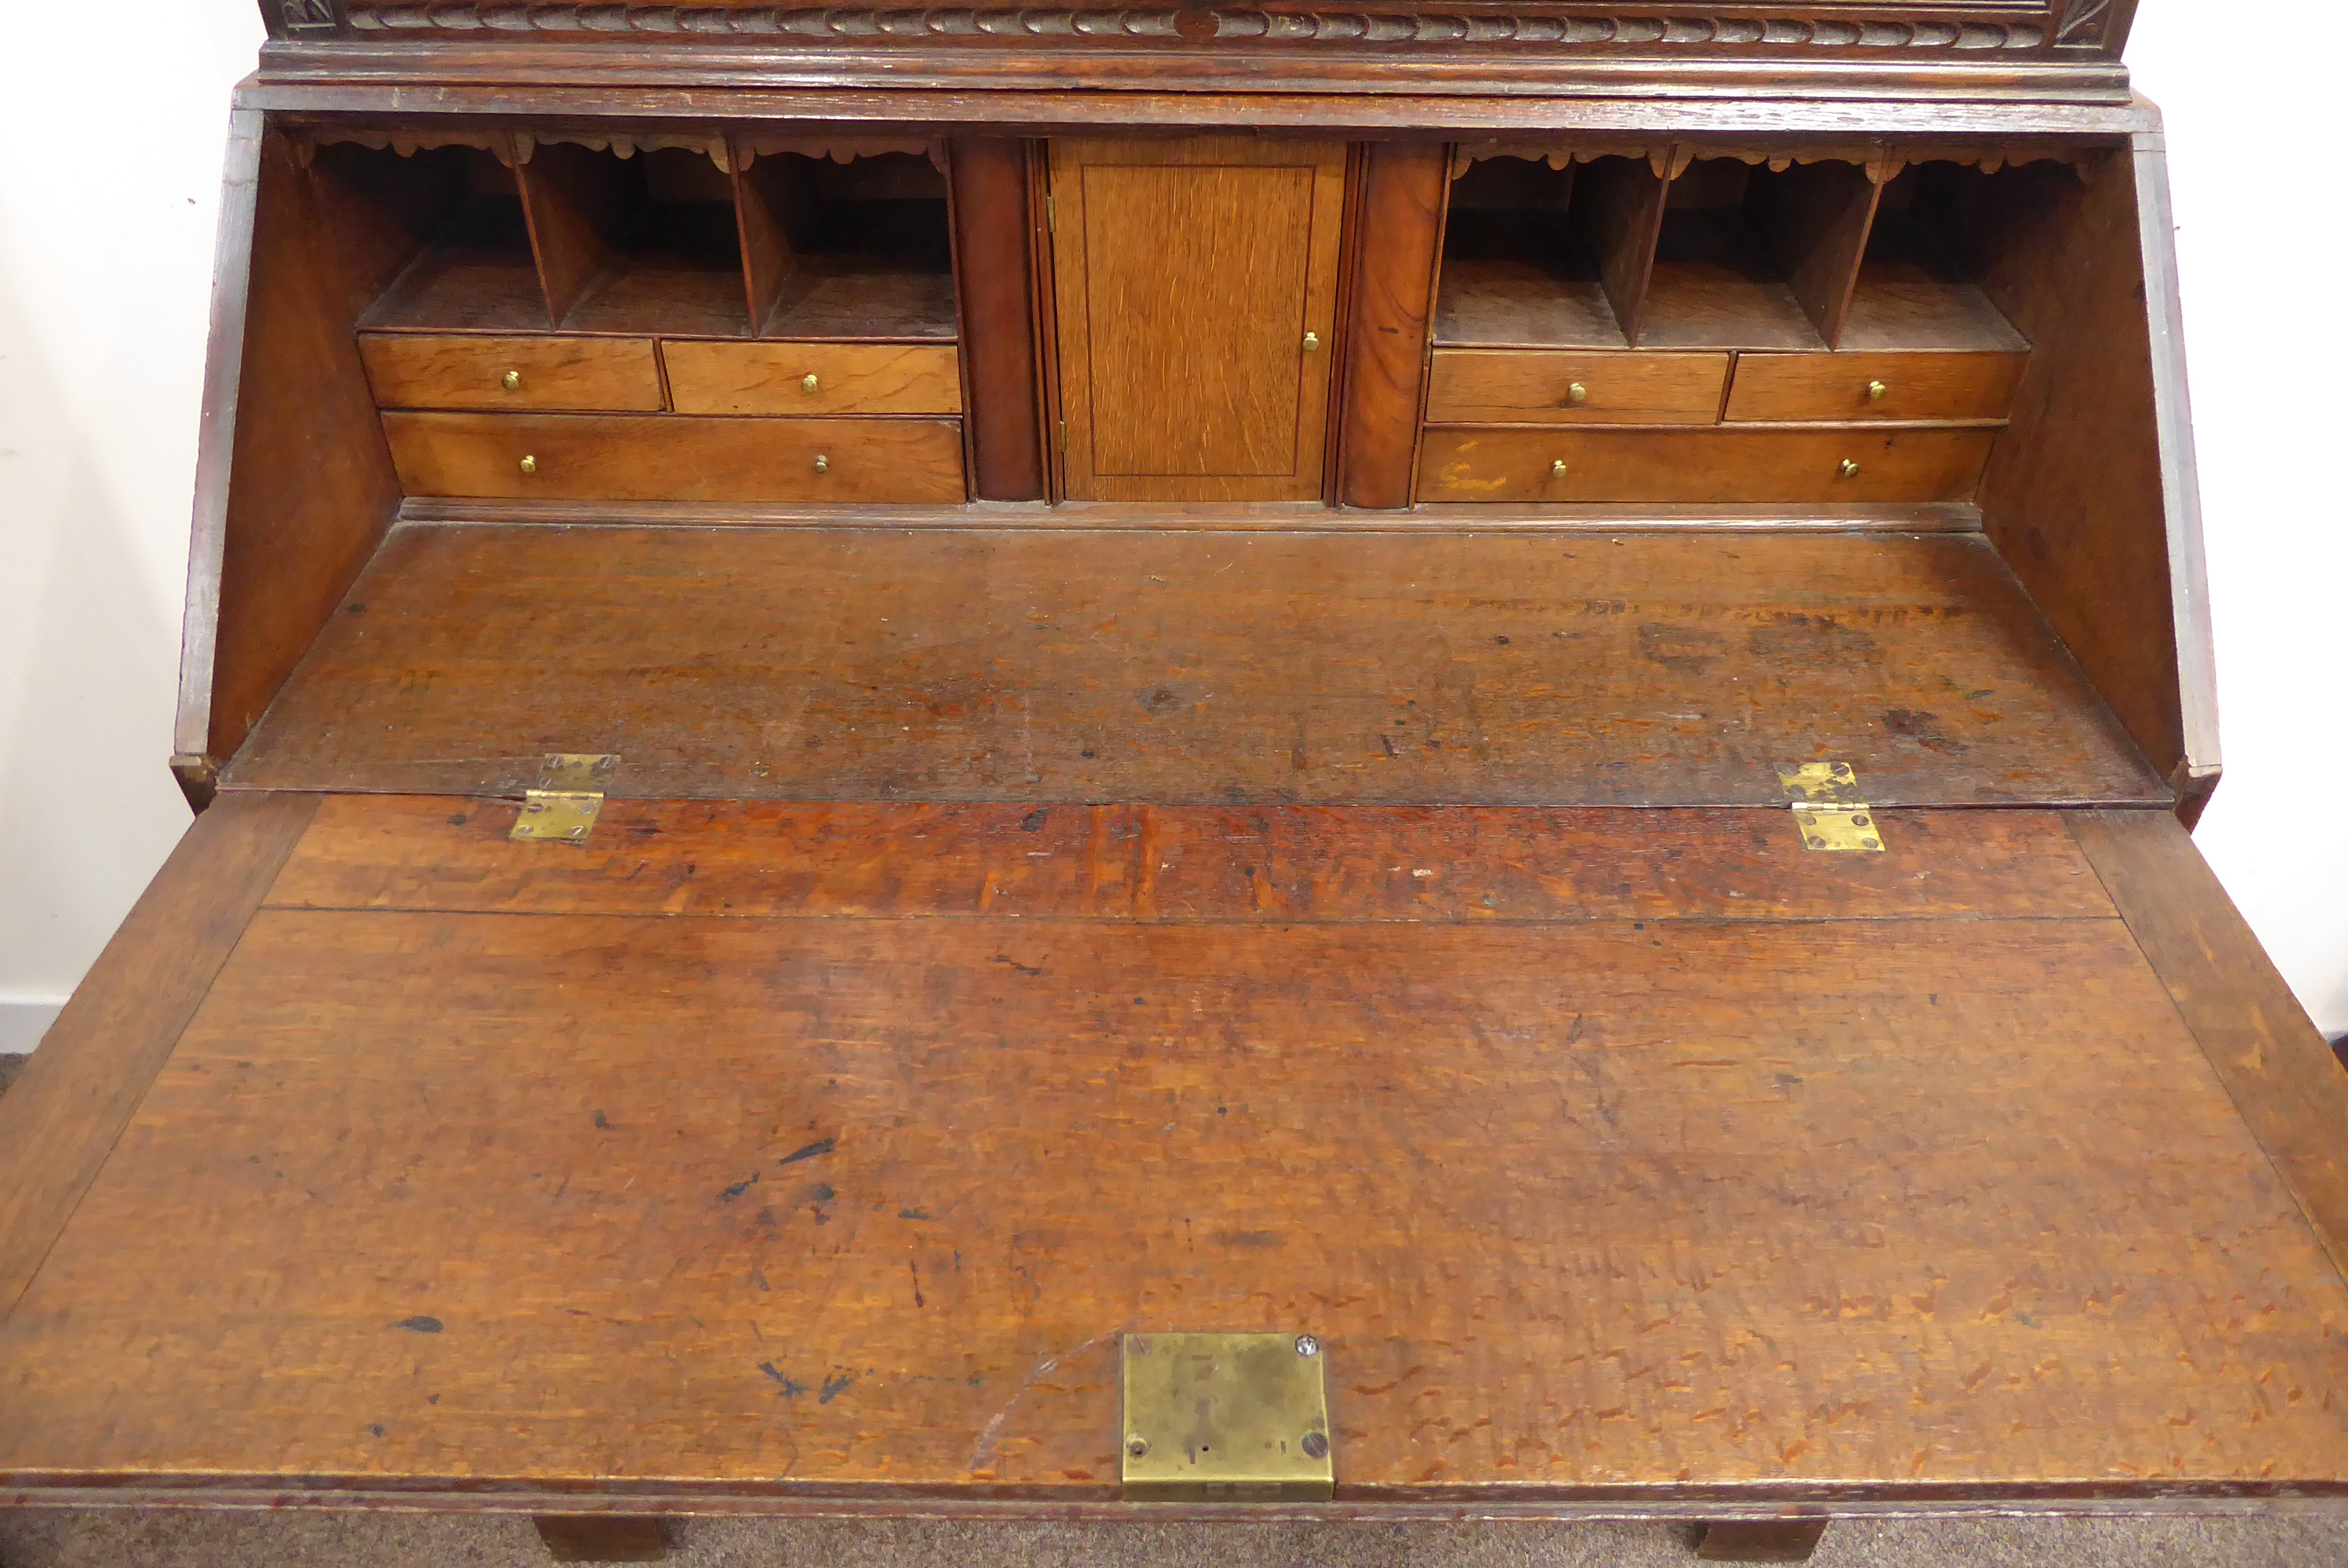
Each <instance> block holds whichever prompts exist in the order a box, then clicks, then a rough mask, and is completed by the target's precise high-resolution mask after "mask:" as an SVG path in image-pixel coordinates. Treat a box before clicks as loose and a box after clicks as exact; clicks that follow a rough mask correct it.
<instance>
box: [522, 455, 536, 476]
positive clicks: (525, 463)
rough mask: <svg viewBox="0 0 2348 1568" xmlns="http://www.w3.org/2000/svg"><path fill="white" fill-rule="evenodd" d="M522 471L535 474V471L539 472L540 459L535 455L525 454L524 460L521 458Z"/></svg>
mask: <svg viewBox="0 0 2348 1568" xmlns="http://www.w3.org/2000/svg"><path fill="white" fill-rule="evenodd" d="M521 471H522V472H523V473H525V474H535V473H537V472H538V459H537V458H535V457H532V456H524V457H523V458H522V460H521Z"/></svg>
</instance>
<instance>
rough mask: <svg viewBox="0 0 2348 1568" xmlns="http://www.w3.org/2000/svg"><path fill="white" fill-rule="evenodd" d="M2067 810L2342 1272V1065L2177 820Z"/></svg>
mask: <svg viewBox="0 0 2348 1568" xmlns="http://www.w3.org/2000/svg"><path fill="white" fill-rule="evenodd" d="M2064 820H2065V822H2067V823H2068V824H2069V825H2070V828H2071V835H2072V836H2073V837H2074V838H2075V839H2076V840H2077V841H2078V845H2079V848H2080V850H2081V851H2082V852H2083V853H2084V854H2085V856H2086V857H2087V860H2088V863H2089V864H2090V865H2092V866H2094V867H2095V868H2096V876H2099V877H2101V878H2102V879H2103V884H2104V889H2105V891H2106V892H2107V893H2109V894H2110V895H2111V899H2112V903H2113V905H2114V906H2115V907H2117V909H2118V910H2119V912H2120V917H2121V918H2122V919H2123V920H2125V921H2127V927H2128V930H2129V932H2130V934H2132V935H2133V936H2134V937H2135V938H2136V941H2137V947H2139V948H2142V949H2143V950H2144V956H2145V958H2147V960H2149V961H2150V963H2151V965H2152V968H2153V972H2154V973H2156V974H2157V975H2158V976H2159V977H2160V981H2161V984H2162V985H2164V986H2166V987H2167V988H2168V995H2169V998H2170V999H2171V1000H2173V1001H2174V1002H2175V1003H2176V1004H2177V1010H2178V1014H2179V1016H2181V1017H2182V1018H2183V1019H2184V1020H2185V1024H2186V1027H2187V1028H2188V1030H2191V1031H2192V1033H2193V1037H2194V1039H2195V1040H2198V1041H2199V1042H2200V1046H2201V1050H2202V1053H2203V1054H2204V1055H2205V1056H2207V1057H2208V1058H2209V1065H2210V1067H2211V1068H2212V1069H2213V1070H2215V1071H2216V1072H2217V1074H2218V1078H2219V1081H2221V1082H2222V1083H2223V1084H2224V1085H2225V1087H2226V1092H2227V1093H2228V1094H2229V1095H2230V1096H2231V1097H2232V1098H2233V1102H2234V1108H2235V1109H2236V1110H2237V1111H2239V1112H2240V1113H2241V1117H2242V1121H2243V1122H2245V1123H2246V1124H2247V1125H2248V1126H2249V1127H2250V1132H2251V1135H2252V1136H2254V1137H2255V1138H2257V1140H2258V1141H2259V1144H2260V1147H2261V1148H2263V1149H2264V1150H2265V1151H2266V1153H2267V1158H2268V1159H2269V1160H2271V1162H2273V1164H2274V1170H2275V1174H2276V1175H2277V1176H2278V1177H2279V1178H2280V1179H2281V1182H2282V1184H2283V1185H2284V1186H2285V1187H2286V1188H2288V1189H2289V1190H2290V1192H2291V1196H2292V1197H2293V1198H2295V1199H2296V1200H2297V1201H2298V1204H2299V1207H2300V1210H2301V1212H2302V1214H2305V1215H2306V1216H2307V1223H2308V1225H2310V1226H2311V1227H2312V1229H2313V1230H2314V1232H2315V1235H2316V1236H2317V1238H2318V1239H2319V1240H2320V1241H2322V1244H2323V1246H2324V1250H2325V1251H2327V1252H2328V1253H2330V1254H2331V1256H2332V1261H2333V1266H2335V1267H2337V1268H2338V1269H2340V1270H2341V1272H2342V1274H2343V1276H2348V1072H2343V1071H2342V1068H2341V1063H2340V1061H2338V1060H2337V1059H2336V1058H2334V1057H2333V1053H2332V1048H2331V1047H2330V1046H2329V1045H2327V1044H2326V1043H2325V1042H2324V1040H2323V1037H2322V1034H2320V1033H2319V1032H2318V1031H2317V1030H2316V1028H2315V1025H2314V1023H2313V1022H2312V1021H2311V1020H2309V1018H2308V1016H2307V1012H2306V1009H2303V1008H2302V1007H2301V1006H2300V1005H2299V1000H2298V999H2297V998H2296V997H2294V996H2292V995H2291V988H2290V987H2289V986H2288V985H2286V984H2284V982H2283V978H2282V976H2281V973H2280V972H2278V971H2277V970H2276V968H2275V967H2274V961H2273V960H2272V959H2271V958H2268V957H2267V954H2266V949H2265V948H2262V947H2260V945H2259V939H2258V937H2257V935H2256V934H2255V933H2253V932H2252V931H2251V929H2250V923H2249V922H2248V921H2246V920H2244V919H2243V918H2242V917H2241V913H2240V911H2239V910H2238V909H2236V908H2235V907H2234V902H2233V900H2232V899H2230V898H2229V897H2227V896H2226V889H2225V888H2224V887H2223V886H2221V885H2220V884H2219V881H2218V876H2217V874H2216V873H2215V872H2213V871H2211V870H2210V869H2209V862H2208V861H2206V860H2204V859H2202V858H2201V852H2200V851H2199V850H2198V849H2196V848H2195V847H2194V845H2193V840H2192V839H2191V838H2190V837H2189V836H2188V835H2187V834H2186V831H2185V829H2184V828H2183V827H2182V826H2180V825H2178V822H2177V820H2176V818H2174V817H2173V816H2171V815H2169V814H2168V813H2167V812H2162V811H2108V810H2107V811H2083V812H2074V813H2067V814H2065V818H2064Z"/></svg>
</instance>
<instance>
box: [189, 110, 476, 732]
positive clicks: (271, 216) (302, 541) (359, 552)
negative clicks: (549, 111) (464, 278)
mask: <svg viewBox="0 0 2348 1568" xmlns="http://www.w3.org/2000/svg"><path fill="white" fill-rule="evenodd" d="M394 173H395V175H396V177H399V178H404V179H412V180H414V181H415V182H416V183H415V184H413V185H403V184H401V183H399V179H394V181H393V182H392V183H391V184H390V185H389V187H388V188H386V184H385V181H384V177H383V174H382V171H381V170H379V169H374V168H372V167H370V166H369V165H368V164H367V162H366V155H365V154H364V152H363V150H362V149H356V148H345V147H330V148H323V149H319V151H318V154H317V156H316V158H315V159H313V160H312V162H311V163H310V165H309V167H308V168H306V169H305V168H304V167H302V165H301V164H300V162H299V161H298V160H297V159H296V158H295V157H294V155H293V149H292V148H291V146H290V145H289V144H288V143H287V142H286V141H285V139H284V138H283V136H282V135H281V134H280V133H278V132H275V131H268V132H265V133H263V135H262V138H261V146H260V149H259V156H258V159H257V167H256V170H255V175H256V179H257V190H256V191H255V195H254V202H255V206H254V211H253V226H252V235H251V250H250V253H249V255H248V256H247V257H246V258H245V259H244V263H243V264H244V267H245V271H244V275H243V279H242V281H243V283H244V294H243V297H242V306H243V318H242V322H241V323H236V328H237V330H239V331H240V335H241V340H242V341H241V347H240V350H239V353H238V355H237V357H236V359H235V360H233V361H232V362H222V361H221V359H220V357H219V352H218V351H219V345H217V344H215V348H214V360H213V363H214V364H215V365H219V366H222V368H223V371H224V375H223V376H221V377H215V378H214V379H213V380H212V382H211V385H210V391H211V395H212V401H211V403H210V404H209V405H208V412H207V418H208V419H209V420H210V421H211V425H212V439H214V440H220V439H225V440H227V441H228V442H229V443H230V446H231V452H230V459H229V464H228V468H227V473H226V486H225V493H224V494H223V493H222V492H221V490H220V489H218V488H212V489H208V490H207V492H206V493H205V497H204V498H203V499H202V500H201V502H200V505H201V507H202V508H203V509H202V511H201V512H200V514H199V516H200V517H201V518H203V519H204V524H205V526H204V527H203V528H202V529H201V532H200V533H199V535H198V536H197V538H195V539H194V540H193V541H192V543H191V552H190V566H189V625H188V627H187V629H186V632H185V636H186V648H185V658H184V662H183V665H182V681H183V691H184V692H185V693H186V695H187V698H188V702H189V710H188V711H183V712H182V713H181V715H180V728H179V735H178V741H177V743H176V745H175V749H176V750H177V751H180V752H182V753H210V754H211V755H212V756H216V757H226V756H230V755H232V754H233V753H234V752H235V751H236V749H237V747H238V745H239V744H241V743H242V741H243V739H244V737H245V735H246V733H248V732H249V731H250V729H251V727H252V723H253V722H254V721H255V720H257V719H259V718H260V717H261V715H262V713H263V711H264V710H265V709H266V708H267V707H268V706H269V703H270V702H271V701H272V700H273V698H274V697H275V696H276V694H277V692H278V690H279V688H280V687H281V686H282V685H283V682H284V681H285V678H286V676H287V675H288V674H289V673H290V672H291V671H293V666H294V664H295V662H296V661H298V660H299V659H300V658H301V657H302V653H303V651H304V649H306V648H307V647H308V646H309V645H310V641H311V640H312V639H313V638H314V637H315V636H316V635H317V632H318V629H319V627H320V626H321V625H322V624H323V623H324V621H325V620H326V619H327V617H328V616H330V615H332V614H333V613H334V607H335V603H336V601H337V600H340V599H341V598H342V596H343V592H344V590H345V589H347V588H349V587H350V585H351V580H352V579H354V578H355V577H356V576H357V575H358V572H359V569H360V568H361V567H363V566H365V565H366V560H367V558H368V557H369V556H371V555H372V554H373V553H374V552H375V548H376V544H377V543H378V542H380V541H381V539H382V538H383V537H384V533H385V531H386V529H388V528H390V526H391V523H392V518H393V517H394V516H395V514H396V511H397V509H398V506H399V494H400V492H399V481H398V477H397V475H396V473H395V472H394V470H393V467H392V463H391V457H390V454H389V452H388V451H387V450H386V446H385V444H384V439H383V433H382V429H381V426H380V425H378V424H377V420H376V411H375V396H374V394H373V393H371V392H370V391H369V390H368V388H367V381H366V369H365V367H364V366H363V365H362V364H360V362H359V354H358V343H357V339H356V337H355V334H354V333H353V330H352V329H353V325H354V323H355V322H356V321H357V320H358V318H359V316H360V315H361V313H363V312H365V311H366V309H367V308H368V306H369V305H371V304H372V303H373V302H375V300H376V298H377V297H378V296H379V295H380V294H381V293H382V292H383V291H384V289H385V287H386V285H387V284H388V283H389V282H391V280H392V279H393V278H394V277H396V275H397V274H398V272H399V271H400V269H401V268H402V267H404V266H405V265H407V262H408V261H410V259H411V258H413V257H414V255H415V254H416V251H417V232H416V229H415V226H414V225H415V223H416V221H417V219H418V217H419V215H420V214H421V213H422V212H423V211H425V210H428V208H429V206H430V205H431V202H430V200H429V199H430V197H431V196H432V195H433V194H434V193H433V192H431V191H430V190H428V189H427V188H426V187H427V182H428V180H429V171H427V170H421V169H415V168H414V167H413V166H410V167H408V168H407V169H399V170H395V171H394ZM229 210H230V211H232V212H233V211H234V210H236V208H235V204H234V203H232V204H231V206H230V208H229ZM223 236H224V240H225V241H226V242H227V243H231V244H233V243H235V241H236V239H237V235H236V231H235V230H234V229H229V230H224V231H223ZM230 265H231V266H234V265H235V263H234V262H232V263H230ZM227 273H228V269H227V268H224V269H223V277H224V279H225V278H226V276H227ZM229 286H232V285H229ZM222 297H223V298H224V296H222ZM231 320H233V318H232V317H228V318H223V322H224V324H226V323H227V322H229V321H231ZM227 380H232V382H233V394H232V395H229V396H225V397H224V396H223V394H228V393H229V392H230V387H229V385H228V384H225V382H226V381H227ZM213 472H215V473H216V472H217V470H213ZM213 507H218V508H219V514H220V521H219V523H218V525H217V531H216V532H215V531H214V529H213V527H212V526H211V522H210V518H211V512H212V508H213ZM206 665H208V666H209V667H208V668H206ZM199 692H201V701H202V702H203V703H204V707H203V709H202V711H201V717H200V715H199V713H198V712H196V711H194V703H195V702H196V701H197V699H198V693H199ZM198 723H201V724H202V726H203V727H202V731H201V738H198V737H197V736H195V735H192V734H191V732H193V731H195V730H196V726H197V724H198ZM191 739H198V743H196V744H190V743H189V742H190V740H191Z"/></svg>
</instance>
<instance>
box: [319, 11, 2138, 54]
mask: <svg viewBox="0 0 2348 1568" xmlns="http://www.w3.org/2000/svg"><path fill="white" fill-rule="evenodd" d="M284 3H285V7H286V9H285V11H284V13H283V17H282V19H281V29H282V31H283V32H284V33H285V34H286V35H287V36H294V37H300V36H305V35H310V34H313V33H314V32H317V31H325V30H332V31H335V32H339V33H345V34H346V35H348V36H361V37H365V36H400V35H404V36H411V37H413V36H419V35H424V36H430V35H438V36H462V35H472V36H482V35H506V36H514V35H528V36H538V37H541V38H560V37H566V36H567V37H574V38H594V37H606V38H609V37H615V36H671V37H675V38H677V39H679V40H687V39H691V38H695V37H705V38H712V39H728V40H745V39H756V38H761V37H765V38H776V39H783V38H836V39H851V40H866V41H886V40H890V39H908V40H911V39H925V38H930V39H933V38H973V39H983V38H989V37H995V38H1004V39H1034V38H1092V39H1099V40H1103V41H1111V40H1117V39H1166V40H1180V41H1186V42H1192V43H1197V42H1203V41H1209V40H1231V41H1245V40H1251V39H1258V40H1264V41H1268V42H1273V43H1301V44H1313V43H1326V44H1385V45H1411V44H1419V45H1436V46H1460V45H1519V46H1526V45H1531V46H1540V45H1550V46H1574V47H1599V48H1605V47H1615V48H1632V49H1648V50H1653V49H1663V50H1680V49H1684V50H1689V51H1692V52H1694V51H1704V50H1713V49H1732V50H1741V49H1751V48H1761V49H1770V48H1780V49H1787V50H1792V51H1802V50H1806V49H1885V50H1895V51H1903V52H1904V51H1910V50H1925V51H1954V52H1966V53H1971V52H1975V51H2003V50H2036V49H2043V48H2045V47H2046V46H2049V45H2050V44H2054V43H2060V44H2063V45H2068V46H2095V45H2098V44H2100V42H2101V37H2102V28H2103V20H2104V16H2105V14H2106V10H2107V8H2108V5H2109V4H2110V0H2068V4H2067V6H2066V8H2065V10H2064V12H2063V13H2062V15H2061V17H2060V19H2059V20H2057V19H2056V16H2055V12H2054V10H2053V9H2052V8H2051V7H2050V6H2048V5H2038V4H2015V5H1996V4H1994V3H1992V4H1988V5H1977V6H1972V7H1967V8H1964V9H1962V10H1959V9H1954V8H1951V9H1949V10H1944V11H1939V12H1937V13H1936V12H1934V11H1933V10H1931V9H1930V8H1926V7H1910V8H1908V9H1907V10H1905V11H1904V12H1903V11H1902V10H1900V8H1898V7H1890V6H1887V7H1882V8H1880V9H1861V8H1859V7H1856V6H1849V5H1838V6H1835V7H1834V8H1833V9H1832V10H1831V11H1827V10H1825V9H1824V8H1823V7H1822V8H1821V11H1822V12H1823V14H1820V13H1812V14H1809V15H1798V14H1797V15H1766V14H1763V13H1762V12H1761V11H1760V10H1759V9H1758V8H1752V7H1737V8H1735V10H1734V12H1733V14H1727V15H1708V16H1707V15H1684V14H1670V15H1666V14H1663V13H1660V12H1659V13H1654V14H1645V15H1640V14H1622V13H1616V12H1606V13H1598V12H1590V11H1581V10H1570V11H1569V10H1558V9H1544V10H1540V11H1519V10H1514V9H1510V8H1508V7H1505V6H1493V5H1483V6H1477V5H1462V6H1458V7H1456V8H1451V9H1445V10H1431V9H1430V10H1412V9H1406V8H1399V7H1394V6H1385V7H1382V8H1375V9H1373V8H1367V7H1365V8H1363V9H1359V10H1334V9H1332V10H1326V11H1323V10H1313V9H1287V8H1277V9H1276V8H1271V7H1262V8H1257V7H1238V8H1220V9H1211V8H1205V7H1199V8H1188V7H1180V8H1178V7H1168V8H1162V9H1145V8H1104V9H1097V10H1096V9H1084V8H1076V7H1065V6H1033V7H997V8H987V7H976V6H951V5H944V6H928V7H907V8H880V7H864V6H822V7H804V6H786V5H745V4H729V3H726V0H702V3H700V4H694V3H691V0H686V3H685V4H665V5H659V4H637V3H634V0H618V3H604V4H594V3H588V4H561V3H556V0H341V4H340V6H339V12H338V13H337V11H336V10H335V9H334V8H333V7H332V5H331V0H284ZM1724 9H1726V8H1724Z"/></svg>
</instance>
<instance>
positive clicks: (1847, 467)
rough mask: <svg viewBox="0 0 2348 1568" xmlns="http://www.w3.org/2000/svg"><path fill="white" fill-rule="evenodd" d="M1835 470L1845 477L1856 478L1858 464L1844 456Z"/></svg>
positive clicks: (1857, 475)
mask: <svg viewBox="0 0 2348 1568" xmlns="http://www.w3.org/2000/svg"><path fill="white" fill-rule="evenodd" d="M1835 472H1836V473H1838V474H1840V475H1841V476H1842V477H1844V478H1846V479H1856V478H1858V477H1859V465H1858V464H1857V463H1855V462H1853V461H1852V460H1851V459H1849V457H1846V458H1844V459H1843V460H1842V464H1841V466H1839V467H1838V468H1837V469H1836V470H1835Z"/></svg>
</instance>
